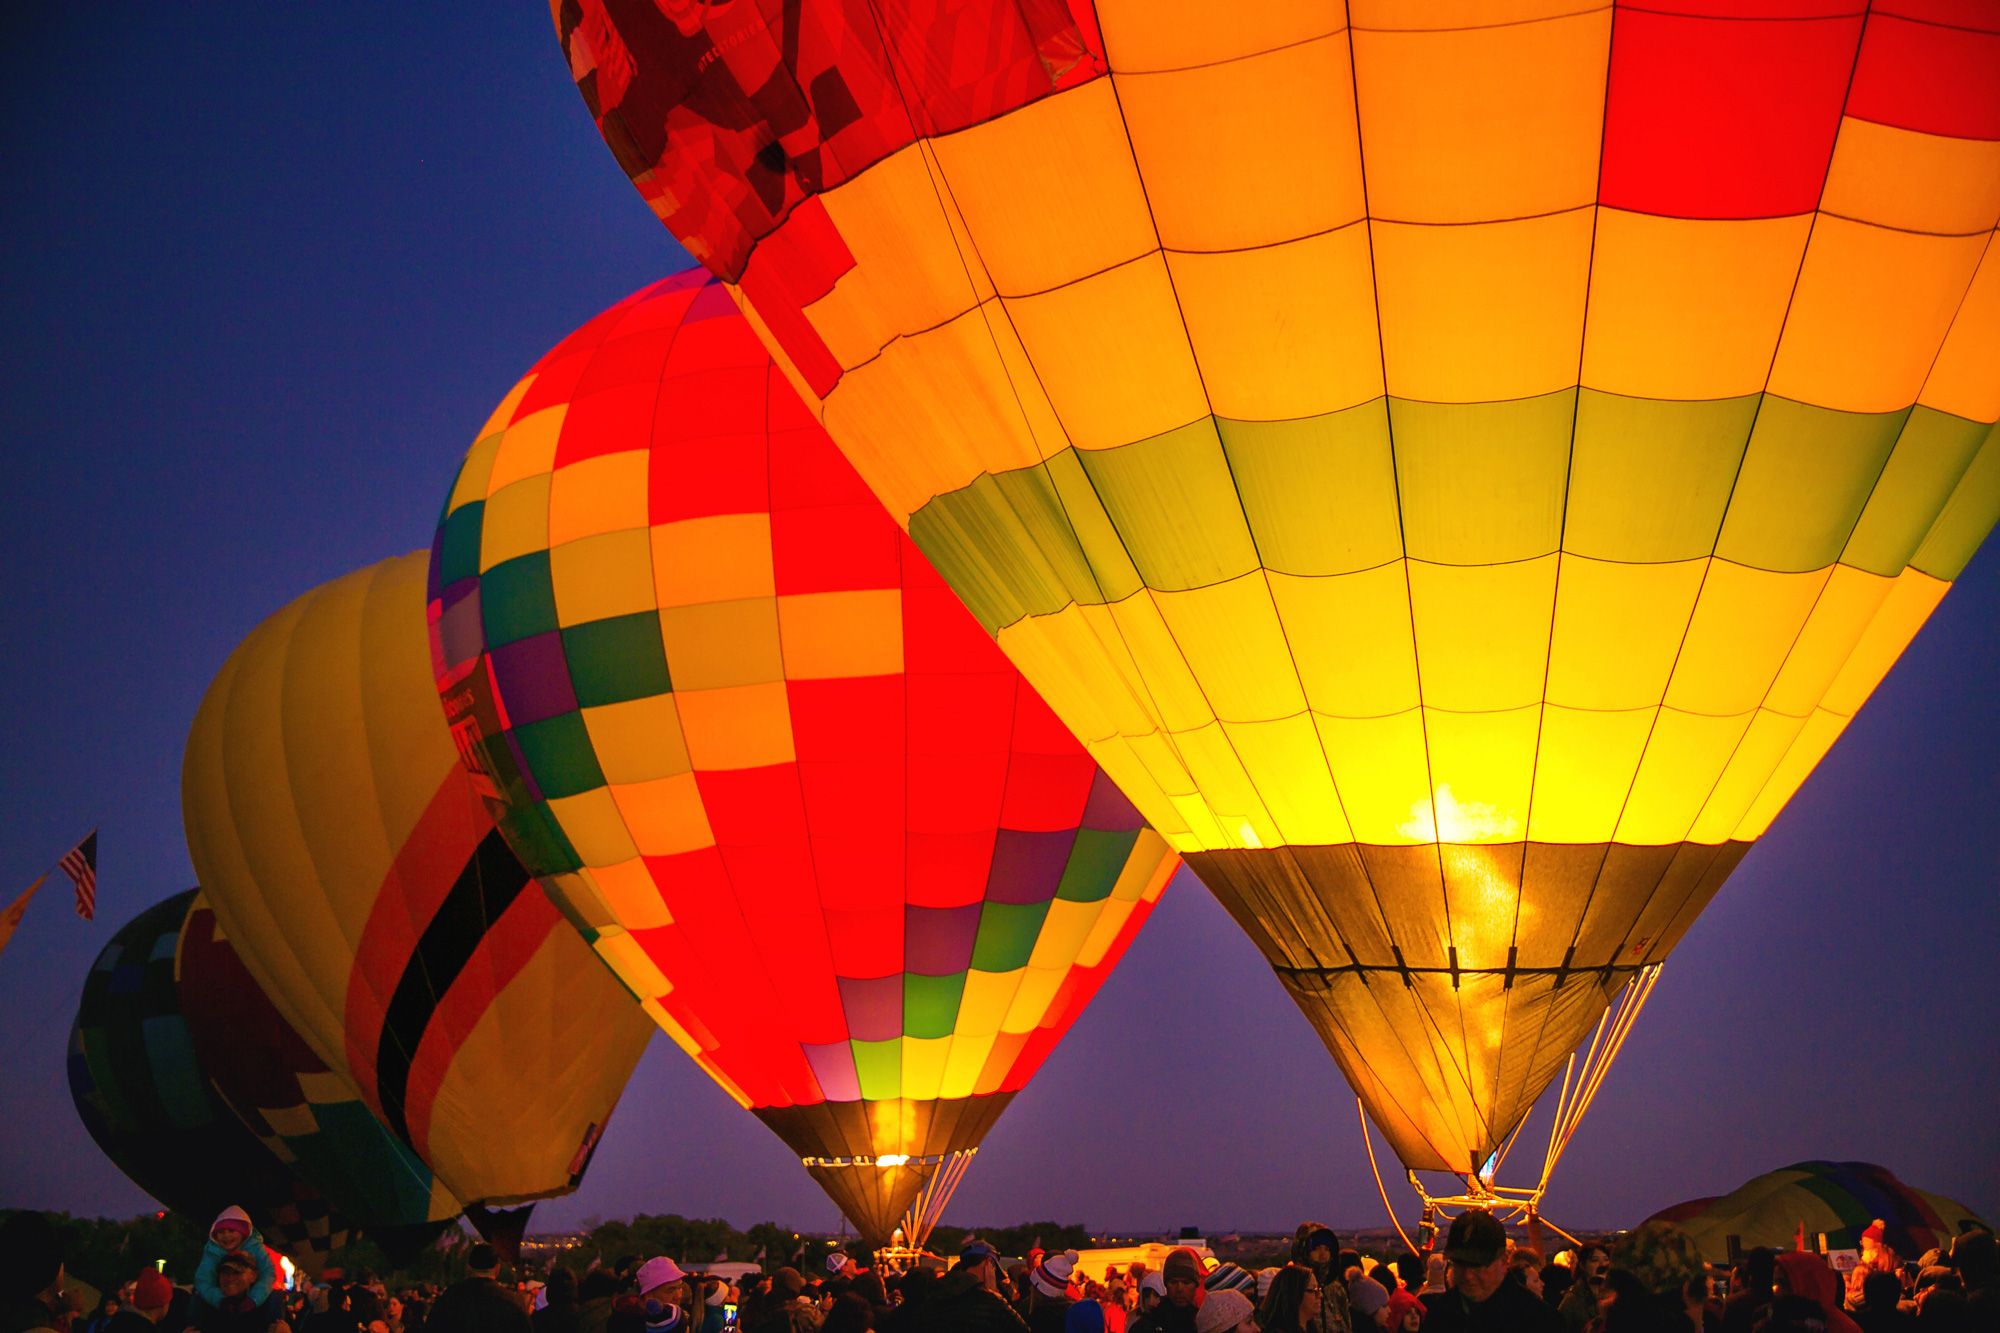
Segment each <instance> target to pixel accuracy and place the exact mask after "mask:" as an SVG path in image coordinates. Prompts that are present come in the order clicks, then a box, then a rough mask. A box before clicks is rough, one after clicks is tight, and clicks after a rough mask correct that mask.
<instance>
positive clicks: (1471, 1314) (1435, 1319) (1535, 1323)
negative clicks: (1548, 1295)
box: [1423, 1282, 1567, 1333]
mask: <svg viewBox="0 0 2000 1333" xmlns="http://www.w3.org/2000/svg"><path fill="white" fill-rule="evenodd" d="M1424 1307H1425V1310H1426V1313H1425V1315H1424V1327H1423V1333H1566V1327H1567V1326H1566V1325H1565V1324H1564V1323H1563V1321H1562V1316H1561V1315H1559V1314H1557V1313H1556V1312H1555V1311H1554V1310H1551V1309H1550V1308H1549V1307H1548V1303H1547V1302H1546V1301H1544V1300H1542V1299H1541V1298H1540V1297H1538V1296H1536V1295H1535V1293H1533V1292H1532V1291H1529V1290H1528V1289H1527V1288H1526V1287H1524V1286H1522V1285H1521V1284H1520V1283H1518V1282H1502V1283H1501V1284H1500V1287H1499V1289H1498V1290H1497V1291H1495V1292H1494V1293H1493V1294H1492V1295H1491V1296H1488V1297H1487V1298H1486V1299H1485V1300H1483V1301H1480V1302H1478V1303H1477V1304H1474V1303H1473V1302H1472V1301H1469V1300H1467V1299H1466V1298H1465V1297H1464V1296H1462V1295H1460V1294H1459V1293H1458V1292H1456V1291H1447V1292H1444V1293H1442V1294H1440V1295H1437V1296H1432V1297H1429V1298H1427V1299H1426V1300H1425V1301H1424Z"/></svg>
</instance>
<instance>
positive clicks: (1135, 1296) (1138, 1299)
mask: <svg viewBox="0 0 2000 1333" xmlns="http://www.w3.org/2000/svg"><path fill="white" fill-rule="evenodd" d="M1166 1298H1167V1277H1166V1274H1164V1273H1141V1274H1140V1275H1139V1278H1138V1280H1137V1281H1136V1282H1134V1283H1133V1284H1132V1309H1131V1316H1132V1317H1131V1318H1130V1319H1127V1320H1126V1321H1125V1328H1126V1330H1127V1333H1138V1330H1139V1320H1141V1319H1143V1318H1144V1317H1146V1316H1147V1315H1150V1314H1151V1313H1153V1311H1154V1310H1156V1309H1158V1308H1159V1305H1160V1302H1161V1301H1163V1300H1165V1299H1166Z"/></svg>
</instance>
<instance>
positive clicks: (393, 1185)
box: [178, 894, 456, 1257]
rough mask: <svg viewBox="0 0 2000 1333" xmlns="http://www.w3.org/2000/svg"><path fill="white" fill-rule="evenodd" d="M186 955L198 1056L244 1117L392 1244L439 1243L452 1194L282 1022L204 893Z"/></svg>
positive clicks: (184, 1001)
mask: <svg viewBox="0 0 2000 1333" xmlns="http://www.w3.org/2000/svg"><path fill="white" fill-rule="evenodd" d="M178 958H179V994H180V1004H181V1011H182V1014H183V1015H184V1016H185V1018H186V1020H187V1026H188V1035H189V1038H190V1039H191V1040H192V1041H193V1043H194V1052H195V1057H196V1059H197V1060H198V1061H199V1062H200V1064H201V1068H202V1070H203V1071H204V1072H205V1073H206V1074H207V1075H208V1079H209V1082H210V1083H211V1084H212V1085H213V1087H214V1088H215V1090H216V1092H217V1093H218V1094H220V1096H221V1097H222V1099H223V1100H224V1101H225V1102H227V1103H228V1105H229V1107H230V1109H232V1110H233V1111H234V1112H235V1113H236V1115H237V1116H238V1118H240V1119H241V1120H242V1121H243V1123H244V1124H245V1125H246V1126H248V1127H249V1129H250V1131H251V1132H252V1133H253V1134H255V1135H256V1136H257V1137H258V1139H259V1140H261V1141H262V1142H263V1144H264V1145H265V1146H266V1147H267V1148H269V1149H270V1150H271V1152H272V1153H273V1154H274V1155H275V1156H277V1157H278V1158H279V1159H280V1160H281V1161H283V1162H285V1163H286V1164H287V1165H289V1166H290V1167H291V1169H292V1171H293V1173H294V1174H296V1175H297V1176H298V1177H299V1178H300V1179H302V1180H304V1181H306V1182H307V1183H308V1184H310V1185H311V1186H312V1187H313V1188H314V1189H315V1190H317V1191H318V1192H319V1193H320V1194H322V1195H324V1196H325V1197H326V1198H328V1199H329V1200H331V1201H333V1203H334V1205H335V1206H336V1207H337V1208H339V1209H340V1211H341V1212H342V1213H344V1214H346V1215H347V1216H348V1217H349V1218H351V1219H353V1220H354V1221H355V1222H356V1223H357V1224H359V1225H360V1226H361V1227H362V1228H363V1229H364V1230H365V1232H366V1234H367V1235H368V1237H369V1239H371V1240H373V1241H376V1242H377V1243H378V1244H381V1245H383V1247H384V1248H385V1249H389V1250H392V1251H401V1250H404V1249H406V1248H407V1246H408V1244H411V1243H414V1244H415V1245H417V1246H418V1247H419V1248H421V1246H422V1245H424V1244H428V1243H429V1242H430V1241H434V1240H436V1239H437V1237H438V1235H439V1234H440V1233H441V1232H442V1231H443V1229H444V1227H445V1226H446V1225H447V1224H448V1223H449V1221H450V1220H451V1217H452V1216H453V1213H454V1212H455V1211H456V1210H455V1209H454V1210H453V1212H446V1213H445V1214H444V1215H443V1216H437V1215H436V1213H437V1210H438V1209H440V1208H451V1207H452V1203H453V1200H451V1198H450V1196H449V1195H446V1194H444V1193H443V1192H442V1191H439V1190H437V1189H435V1188H434V1187H433V1184H432V1180H431V1172H430V1168H429V1167H427V1166H425V1165H424V1164H423V1161H422V1160H421V1159H420V1158H418V1157H417V1155H416V1154H415V1153H414V1152H412V1151H411V1150H410V1148H409V1147H408V1146H407V1145H406V1144H404V1143H403V1142H402V1140H400V1139H398V1138H397V1137H396V1136H395V1135H394V1134H392V1133H391V1132H390V1131H389V1128H388V1126H386V1125H384V1124H383V1123H382V1122H381V1121H380V1120H378V1119H376V1117H375V1113H374V1112H372V1111H370V1110H369V1109H368V1107H367V1106H366V1105H365V1104H364V1103H363V1102H362V1101H361V1098H360V1095H359V1094H358V1093H356V1092H355V1091H354V1088H353V1086H352V1085H351V1084H349V1083H348V1082H347V1080H345V1079H343V1078H341V1077H340V1076H339V1075H337V1074H335V1073H334V1072H333V1071H332V1070H330V1069H328V1068H327V1067H326V1064H325V1062H324V1061H322V1060H321V1059H320V1058H319V1057H318V1056H317V1055H314V1054H313V1051H312V1048H311V1047H310V1046H308V1045H307V1044H306V1042H305V1039H304V1038H302V1037H300V1036H299V1034H298V1032H297V1031H296V1030H295V1029H294V1028H293V1027H292V1025H291V1024H290V1023H288V1022H286V1021H285V1018H284V1015H282V1014H280V1013H279V1012H278V1010H277V1008H276V1006H274V1005H273V1004H272V1003H271V1001H270V999H269V997H267V996H266V995H265V994H264V992H263V989H262V988H261V987H260V986H258V984H257V981H256V978H254V977H252V976H251V975H250V972H249V969H247V968H246V967H244V966H243V960H242V959H240V958H239V957H237V955H236V949H235V946H234V945H232V944H231V943H230V941H229V937H228V936H227V935H226V934H225V933H224V932H223V930H222V927H221V924H220V923H219V922H217V921H216V919H215V913H214V911H213V910H212V909H211V908H210V907H209V905H208V900H207V898H206V897H204V896H202V895H200V894H197V895H196V896H195V899H194V902H193V903H192V904H191V905H190V906H189V908H188V913H187V920H186V923H185V924H184V925H183V927H182V929H181V937H180V945H179V952H178ZM392 1257H393V1255H392Z"/></svg>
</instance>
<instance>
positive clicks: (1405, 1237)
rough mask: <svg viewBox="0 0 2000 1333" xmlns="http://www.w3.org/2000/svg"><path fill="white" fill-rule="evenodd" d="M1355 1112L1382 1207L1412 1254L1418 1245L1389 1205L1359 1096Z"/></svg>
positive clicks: (1385, 1187) (1365, 1114) (1366, 1116)
mask: <svg viewBox="0 0 2000 1333" xmlns="http://www.w3.org/2000/svg"><path fill="white" fill-rule="evenodd" d="M1354 1114H1355V1115H1356V1116H1357V1117H1359V1119H1360V1121H1361V1144H1362V1146H1363V1147H1365V1148H1367V1149H1368V1169H1369V1170H1370V1171H1373V1172H1374V1173H1375V1189H1376V1191H1377V1192H1378V1193H1380V1194H1381V1196H1382V1207H1383V1208H1385V1209H1387V1210H1388V1213H1389V1225H1390V1226H1392V1227H1394V1228H1396V1234H1397V1235H1398V1236H1401V1237H1402V1238H1403V1248H1404V1249H1406V1250H1408V1251H1409V1252H1410V1253H1411V1254H1415V1253H1416V1252H1417V1247H1416V1246H1415V1245H1413V1244H1411V1243H1410V1233H1409V1232H1407V1231H1405V1230H1403V1224H1402V1223H1401V1222H1398V1221H1397V1220H1396V1210H1395V1209H1394V1208H1391V1207H1389V1190H1388V1187H1387V1186H1385V1185H1384V1184H1383V1183H1382V1168H1380V1167H1379V1166H1377V1165H1375V1144H1374V1142H1373V1141H1372V1140H1371V1139H1370V1138H1369V1137H1368V1113H1367V1112H1366V1111H1364V1110H1362V1109H1361V1099H1360V1098H1359V1097H1356V1098H1355V1099H1354Z"/></svg>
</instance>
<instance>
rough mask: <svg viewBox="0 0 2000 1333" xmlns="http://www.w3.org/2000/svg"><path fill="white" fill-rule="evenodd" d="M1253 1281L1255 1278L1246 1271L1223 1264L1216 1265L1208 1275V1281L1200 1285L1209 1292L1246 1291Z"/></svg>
mask: <svg viewBox="0 0 2000 1333" xmlns="http://www.w3.org/2000/svg"><path fill="white" fill-rule="evenodd" d="M1255 1281H1256V1278H1254V1277H1253V1276H1251V1274H1250V1272H1249V1270H1248V1269H1244V1268H1239V1267H1237V1266H1236V1265H1235V1264H1232V1263H1226V1262H1225V1263H1220V1264H1217V1265H1216V1266H1215V1271H1214V1272H1213V1273H1210V1274H1209V1275H1208V1280H1207V1281H1206V1282H1204V1283H1203V1284H1202V1285H1203V1286H1205V1287H1207V1288H1208V1289H1209V1290H1210V1291H1246V1290H1248V1289H1249V1287H1250V1285H1251V1283H1253V1282H1255Z"/></svg>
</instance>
